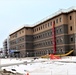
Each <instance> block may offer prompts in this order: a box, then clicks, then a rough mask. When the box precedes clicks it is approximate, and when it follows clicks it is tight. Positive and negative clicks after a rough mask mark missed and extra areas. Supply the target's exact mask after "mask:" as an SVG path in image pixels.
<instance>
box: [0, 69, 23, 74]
mask: <svg viewBox="0 0 76 75" xmlns="http://www.w3.org/2000/svg"><path fill="white" fill-rule="evenodd" d="M0 75H23V74H20V73H14V72H11V71H7V70H5V69H3V70H0Z"/></svg>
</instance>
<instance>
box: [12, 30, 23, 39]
mask: <svg viewBox="0 0 76 75" xmlns="http://www.w3.org/2000/svg"><path fill="white" fill-rule="evenodd" d="M22 33H24V30H21V31H19V32H17V33H14V34H13V35H12V36H11V38H16V37H17V35H18V34H22Z"/></svg>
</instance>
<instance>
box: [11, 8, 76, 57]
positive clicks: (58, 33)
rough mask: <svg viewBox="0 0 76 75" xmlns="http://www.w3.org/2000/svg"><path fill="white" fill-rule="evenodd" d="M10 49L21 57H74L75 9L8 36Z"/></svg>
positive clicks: (59, 12)
mask: <svg viewBox="0 0 76 75" xmlns="http://www.w3.org/2000/svg"><path fill="white" fill-rule="evenodd" d="M10 49H13V50H19V51H20V54H21V55H24V56H26V55H29V56H32V55H34V56H40V55H45V54H47V53H54V54H64V53H67V52H69V51H70V50H74V52H73V55H76V8H70V9H67V10H60V11H58V12H56V13H55V14H53V15H51V16H49V17H47V18H45V19H44V20H42V21H40V22H38V23H36V24H34V26H32V27H26V26H24V27H22V28H20V29H18V30H16V31H15V32H13V33H11V34H10Z"/></svg>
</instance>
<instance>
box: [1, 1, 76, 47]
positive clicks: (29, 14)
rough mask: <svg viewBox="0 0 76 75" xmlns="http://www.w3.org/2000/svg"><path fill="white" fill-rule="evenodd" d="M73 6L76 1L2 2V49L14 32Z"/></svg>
mask: <svg viewBox="0 0 76 75" xmlns="http://www.w3.org/2000/svg"><path fill="white" fill-rule="evenodd" d="M72 6H76V0H0V48H1V47H3V41H4V40H5V39H6V38H7V37H8V36H9V34H10V33H11V32H12V31H13V30H15V29H17V28H19V27H20V26H23V25H24V24H30V25H32V24H34V23H36V22H38V21H40V20H41V19H43V18H45V17H47V16H49V15H51V14H53V13H55V12H56V11H58V10H59V9H67V8H69V7H72Z"/></svg>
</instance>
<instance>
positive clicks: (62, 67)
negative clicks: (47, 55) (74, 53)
mask: <svg viewBox="0 0 76 75" xmlns="http://www.w3.org/2000/svg"><path fill="white" fill-rule="evenodd" d="M24 61H27V62H31V63H29V64H27V65H25V64H20V65H14V66H8V67H2V69H6V70H9V71H11V69H15V70H16V72H19V73H22V74H23V75H25V74H26V73H27V72H28V73H29V75H76V57H63V58H61V59H54V60H52V59H51V60H50V59H43V58H39V59H35V60H34V59H33V58H29V59H27V58H24V59H1V64H11V63H19V62H24ZM66 61H68V62H66ZM71 61H72V62H71Z"/></svg>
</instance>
